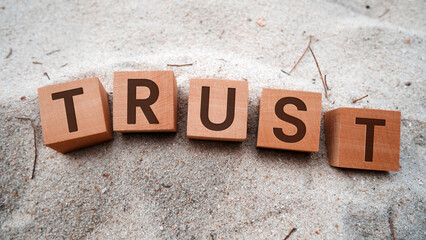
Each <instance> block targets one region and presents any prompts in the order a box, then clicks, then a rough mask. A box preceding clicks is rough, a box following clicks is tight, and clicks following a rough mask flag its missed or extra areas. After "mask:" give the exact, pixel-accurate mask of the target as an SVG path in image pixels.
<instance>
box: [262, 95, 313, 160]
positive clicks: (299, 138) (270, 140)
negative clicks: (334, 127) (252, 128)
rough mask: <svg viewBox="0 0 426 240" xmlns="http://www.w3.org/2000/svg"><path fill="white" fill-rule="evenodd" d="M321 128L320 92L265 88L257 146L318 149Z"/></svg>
mask: <svg viewBox="0 0 426 240" xmlns="http://www.w3.org/2000/svg"><path fill="white" fill-rule="evenodd" d="M320 127H321V94H320V93H315V92H304V91H292V90H282V89H268V88H265V89H263V91H262V98H261V103H260V112H259V129H258V139H257V146H258V147H265V148H274V149H286V150H294V151H306V152H317V151H318V149H319V135H320ZM283 135H285V136H283Z"/></svg>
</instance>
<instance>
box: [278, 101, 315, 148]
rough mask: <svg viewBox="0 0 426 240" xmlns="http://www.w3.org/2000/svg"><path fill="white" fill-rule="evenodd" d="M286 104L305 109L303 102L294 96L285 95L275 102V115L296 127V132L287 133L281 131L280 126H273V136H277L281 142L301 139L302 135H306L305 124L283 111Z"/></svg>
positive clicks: (300, 109)
mask: <svg viewBox="0 0 426 240" xmlns="http://www.w3.org/2000/svg"><path fill="white" fill-rule="evenodd" d="M287 104H293V105H294V106H296V107H297V110H299V111H307V109H306V105H305V103H304V102H303V101H302V100H300V99H298V98H295V97H285V98H281V99H280V100H279V101H278V102H277V104H275V115H277V117H278V118H279V119H281V120H283V121H286V122H288V123H291V124H293V125H294V126H296V128H297V132H296V134H294V135H291V136H289V135H287V134H285V133H284V132H283V131H282V128H275V127H274V134H275V137H277V138H278V139H279V140H281V141H283V142H288V143H295V142H298V141H300V140H302V139H303V137H304V136H305V135H306V125H305V123H304V122H303V121H302V120H300V119H298V118H295V117H293V116H290V115H288V114H286V113H285V112H284V107H285V105H287Z"/></svg>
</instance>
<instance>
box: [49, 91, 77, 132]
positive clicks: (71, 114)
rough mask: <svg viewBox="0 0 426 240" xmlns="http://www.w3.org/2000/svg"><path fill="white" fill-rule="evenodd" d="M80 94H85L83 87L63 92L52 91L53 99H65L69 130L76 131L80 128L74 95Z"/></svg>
mask: <svg viewBox="0 0 426 240" xmlns="http://www.w3.org/2000/svg"><path fill="white" fill-rule="evenodd" d="M80 94H83V88H75V89H71V90H67V91H63V92H57V93H52V100H57V99H61V98H63V99H64V103H65V112H66V113H67V122H68V131H69V132H76V131H77V130H78V127H77V118H76V117H75V109H74V100H73V98H72V97H73V96H75V95H80Z"/></svg>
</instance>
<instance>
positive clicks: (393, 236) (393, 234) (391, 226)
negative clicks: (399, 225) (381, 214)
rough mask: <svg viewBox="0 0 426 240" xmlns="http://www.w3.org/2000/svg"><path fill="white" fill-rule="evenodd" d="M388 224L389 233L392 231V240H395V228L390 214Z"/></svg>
mask: <svg viewBox="0 0 426 240" xmlns="http://www.w3.org/2000/svg"><path fill="white" fill-rule="evenodd" d="M389 226H390V229H391V233H392V239H393V240H396V237H395V229H393V222H392V218H391V216H389Z"/></svg>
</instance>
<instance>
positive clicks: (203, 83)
mask: <svg viewBox="0 0 426 240" xmlns="http://www.w3.org/2000/svg"><path fill="white" fill-rule="evenodd" d="M206 87H207V88H208V89H209V91H208V92H209V98H208V99H209V101H208V103H209V104H208V113H207V114H206V115H205V118H204V123H203V121H202V117H201V115H202V114H201V113H202V108H201V104H202V93H203V88H204V89H205V90H206V89H207V88H206ZM232 89H234V90H232ZM204 93H206V92H204ZM233 93H235V98H234V100H235V104H234V107H235V109H234V110H235V111H234V113H233V114H234V115H233V118H232V123H231V121H229V122H228V123H231V124H230V126H229V127H226V126H225V125H226V122H227V120H226V119H227V118H228V117H229V120H230V119H231V115H232V113H231V111H229V109H230V107H232V106H231V105H230V104H228V103H229V98H230V94H231V95H232V94H233ZM206 99H207V98H206ZM227 104H228V105H230V106H227ZM228 111H229V112H228ZM247 112H248V83H247V82H246V81H235V80H219V79H191V80H190V86H189V100H188V126H187V135H188V138H192V139H201V140H217V141H235V142H242V141H244V140H245V139H246V138H247ZM207 116H208V121H211V123H213V124H220V123H224V124H225V125H223V126H222V127H224V128H226V129H222V130H211V129H209V128H207V127H206V124H205V122H206V121H207V120H206V117H207ZM219 128H220V127H219Z"/></svg>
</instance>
